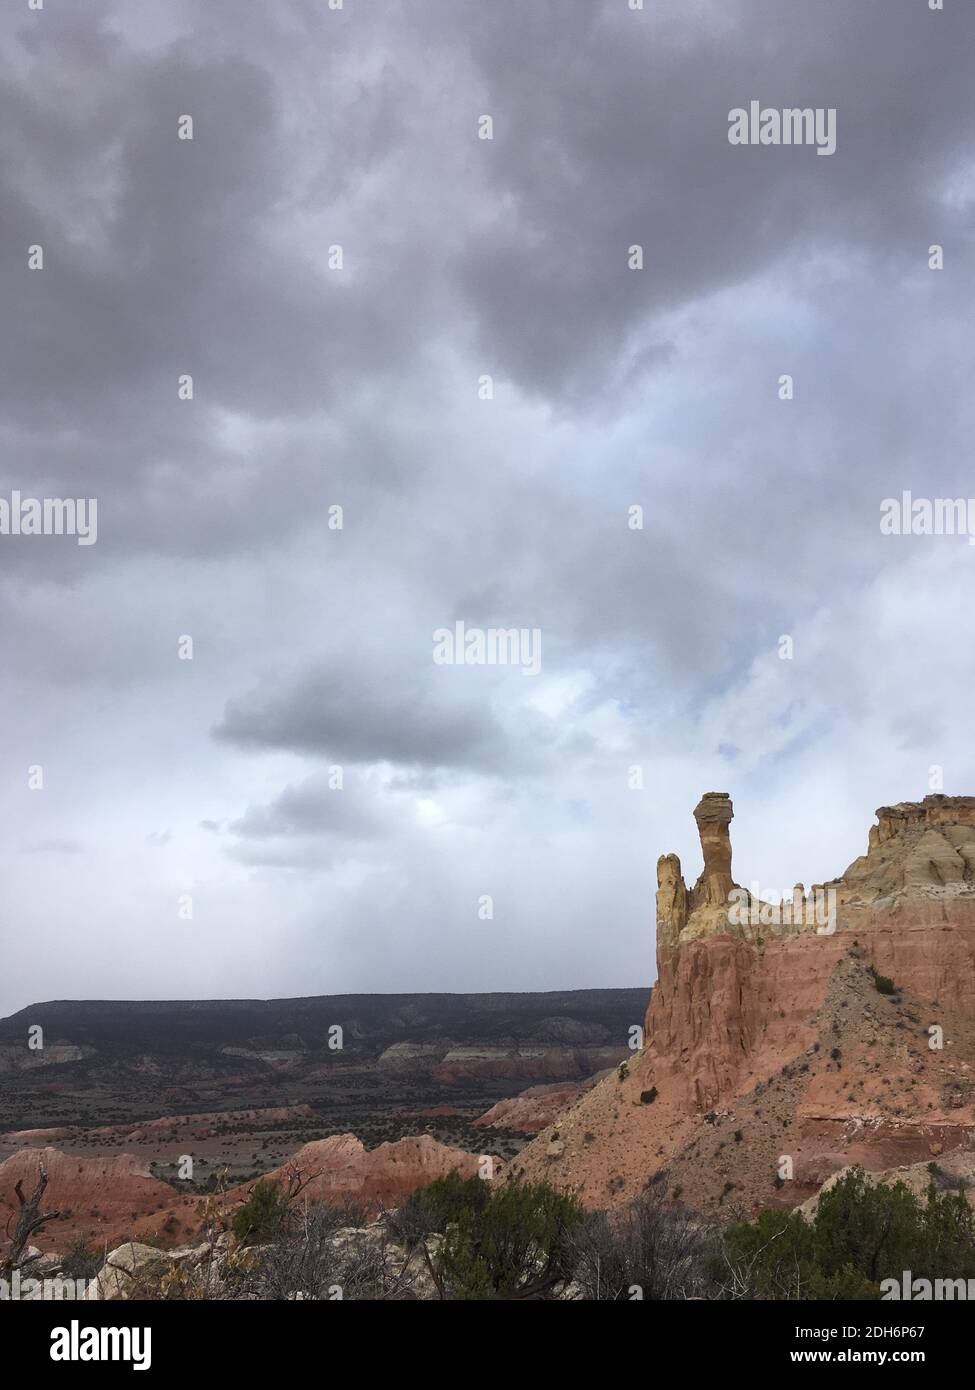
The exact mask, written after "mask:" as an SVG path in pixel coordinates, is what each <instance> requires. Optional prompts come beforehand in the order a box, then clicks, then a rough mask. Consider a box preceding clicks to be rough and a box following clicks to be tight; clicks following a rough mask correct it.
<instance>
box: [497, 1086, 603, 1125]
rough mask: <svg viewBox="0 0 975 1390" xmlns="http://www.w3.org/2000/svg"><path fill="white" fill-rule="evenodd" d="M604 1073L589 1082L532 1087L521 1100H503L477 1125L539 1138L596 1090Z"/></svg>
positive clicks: (524, 1093) (522, 1093)
mask: <svg viewBox="0 0 975 1390" xmlns="http://www.w3.org/2000/svg"><path fill="white" fill-rule="evenodd" d="M602 1075H604V1073H599V1074H598V1075H596V1076H591V1077H590V1078H589V1079H588V1081H565V1082H556V1083H555V1084H554V1085H552V1086H529V1087H528V1089H527V1091H522V1092H521V1094H520V1095H518V1096H511V1097H509V1098H508V1099H507V1100H499V1101H498V1103H497V1105H492V1106H491V1109H490V1110H487V1111H485V1113H484V1114H483V1115H481V1116H480V1117H479V1118H478V1119H476V1120H475V1121H474V1123H475V1124H476V1125H479V1126H482V1127H484V1128H494V1129H509V1130H510V1129H518V1130H521V1131H522V1133H524V1134H537V1133H538V1131H539V1130H540V1129H544V1128H545V1126H546V1125H550V1124H551V1123H552V1121H553V1120H554V1119H555V1117H556V1116H557V1115H558V1114H559V1113H560V1112H561V1111H563V1110H564V1109H565V1108H566V1106H567V1105H571V1104H572V1102H573V1101H576V1100H578V1099H579V1097H580V1096H582V1095H585V1093H586V1092H587V1091H589V1090H591V1089H592V1087H593V1086H595V1084H596V1082H597V1081H599V1080H600V1078H601V1076H602Z"/></svg>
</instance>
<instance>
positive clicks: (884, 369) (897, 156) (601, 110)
mask: <svg viewBox="0 0 975 1390" xmlns="http://www.w3.org/2000/svg"><path fill="white" fill-rule="evenodd" d="M0 27H2V37H3V42H4V51H5V58H6V59H7V61H6V64H5V70H4V76H3V78H2V80H0V205H2V214H3V215H2V221H0V227H2V230H0V292H2V294H3V303H4V307H5V322H6V324H7V326H8V331H7V332H6V333H5V335H4V340H3V345H2V346H0V371H2V373H3V377H4V381H5V383H6V384H7V390H6V391H5V393H4V398H3V402H2V407H0V444H2V453H0V496H9V493H10V491H11V490H12V489H14V488H19V489H20V490H21V491H23V492H25V493H28V492H30V493H33V494H34V495H39V496H46V495H58V496H95V497H97V499H98V503H99V513H98V519H99V539H98V543H97V545H95V546H92V547H88V548H83V547H78V546H77V545H75V544H74V543H73V541H72V540H71V539H70V538H67V537H61V538H57V537H41V538H36V537H25V536H22V537H11V536H5V537H0V561H2V565H0V641H2V643H3V650H4V652H5V653H6V654H7V656H8V659H7V660H5V662H4V665H3V669H2V671H0V698H2V700H3V708H4V709H5V710H7V711H9V712H12V713H8V718H7V720H6V728H7V737H6V738H5V739H4V740H3V741H2V742H0V795H2V807H3V810H4V811H5V812H6V818H7V823H8V824H10V825H12V826H14V827H16V830H15V832H14V833H12V834H11V835H10V836H8V837H7V839H6V841H5V842H4V843H3V844H0V873H2V874H3V882H4V884H5V889H6V890H7V891H6V899H7V903H8V906H7V909H6V916H5V920H6V923H7V934H8V936H9V937H10V940H9V941H8V942H7V943H5V944H6V947H7V954H6V957H5V961H6V966H7V968H6V972H5V982H6V989H5V990H0V1010H8V1009H13V1008H15V1007H19V1006H21V1005H23V1004H24V1003H26V1002H27V1001H28V1000H30V999H35V998H40V997H52V996H62V997H63V996H66V995H83V994H90V995H98V996H101V997H105V996H107V995H111V994H112V993H117V994H124V995H139V994H147V993H160V994H168V995H173V994H184V995H193V994H198V995H202V994H205V995H214V994H231V995H232V994H238V995H239V994H276V995H284V994H287V993H289V992H292V991H293V992H307V991H308V990H309V989H313V988H316V987H319V986H318V984H316V983H315V982H316V981H318V982H319V983H320V987H321V988H323V989H324V988H326V987H328V988H332V989H338V988H349V989H407V988H418V989H433V988H456V989H478V988H481V989H487V988H492V987H493V988H508V987H510V988H532V987H535V988H539V987H545V986H552V987H555V986H569V985H579V986H581V985H586V984H616V983H624V982H625V983H630V982H631V981H633V980H635V979H639V978H644V977H646V976H647V974H648V972H649V968H650V959H651V949H652V938H651V927H650V921H651V915H652V889H653V881H652V880H653V863H654V861H655V858H656V855H657V854H658V853H659V852H661V851H662V850H664V849H670V848H673V849H676V850H679V851H680V853H681V854H682V855H684V857H685V858H686V859H687V860H688V862H689V864H690V865H691V866H693V864H694V863H695V862H696V848H695V844H694V837H693V823H692V822H691V819H690V815H689V811H690V808H691V807H692V806H693V805H694V804H695V802H696V800H697V798H698V797H699V795H700V793H701V792H702V791H704V790H706V789H709V788H711V787H720V788H722V789H724V788H727V789H729V790H731V791H732V793H733V794H734V796H735V798H736V821H735V830H736V863H738V864H740V865H741V868H742V873H743V874H746V875H747V874H748V873H752V874H755V875H762V876H764V878H765V879H767V880H768V882H769V883H770V884H772V885H774V883H775V882H776V881H778V880H781V882H783V883H785V884H786V885H787V886H791V884H792V883H793V882H795V881H796V880H798V879H801V880H802V881H804V882H811V881H819V880H821V879H823V878H825V877H829V876H830V875H832V874H834V873H836V872H838V871H839V870H840V869H841V868H842V867H843V865H844V864H845V863H846V862H847V861H848V860H849V859H851V858H852V857H853V856H854V854H855V853H858V852H860V850H861V849H862V847H863V843H864V838H865V833H866V822H867V819H868V818H869V813H870V811H871V810H872V809H873V807H874V806H876V805H879V804H881V803H882V802H884V801H890V800H898V799H901V798H903V797H905V796H915V795H921V794H923V793H924V792H925V791H926V790H928V789H929V785H928V784H929V780H930V779H931V778H932V776H936V775H937V774H936V772H933V771H932V769H938V768H940V769H941V770H942V772H943V776H944V786H945V789H946V790H948V791H956V792H970V791H971V790H972V789H973V785H975V781H973V779H975V766H973V764H972V759H971V756H970V754H969V753H968V752H967V751H966V750H967V748H968V746H969V739H968V720H969V715H968V711H967V694H968V692H969V691H970V689H971V687H972V678H973V676H975V658H973V657H972V655H971V644H970V643H967V642H966V641H965V640H964V616H963V615H964V614H965V613H966V612H967V611H969V610H970V608H971V597H972V583H973V579H972V573H973V572H972V564H973V562H975V548H973V547H969V546H968V544H967V541H966V539H965V538H964V537H961V538H958V537H954V538H952V537H931V538H923V537H910V536H904V537H884V536H881V534H880V531H879V525H878V516H879V506H880V502H881V500H882V499H883V498H884V497H886V496H891V495H897V494H898V493H899V492H900V491H901V489H904V488H910V489H912V490H913V491H914V493H915V494H917V495H929V496H948V497H951V496H967V495H968V494H970V493H971V492H972V483H971V463H970V453H971V446H970V441H971V437H972V431H973V426H975V420H973V413H975V412H973V404H972V400H973V398H972V393H971V390H970V382H971V379H972V375H973V372H975V360H973V359H975V352H973V346H972V335H971V331H970V324H969V318H970V315H969V314H968V309H967V306H968V304H969V303H970V300H971V285H972V272H973V239H972V234H971V225H972V220H971V215H972V209H973V201H975V180H973V160H972V155H971V150H972V148H973V141H972V137H973V133H975V132H973V125H975V102H973V101H972V99H971V95H970V85H971V84H970V74H969V71H968V68H969V66H970V65H969V64H968V61H967V55H968V52H970V51H971V47H972V39H973V38H975V12H973V11H972V10H971V7H970V6H963V5H959V4H954V5H952V4H949V6H948V8H947V9H946V10H945V11H944V12H943V13H934V12H931V11H930V10H928V8H927V6H926V5H925V4H924V3H922V0H861V3H858V4H857V5H850V4H847V3H843V2H842V0H823V3H820V4H817V5H815V6H812V5H809V4H808V3H806V2H805V0H720V2H719V0H653V2H652V3H651V0H647V5H646V8H645V10H643V11H642V12H641V11H637V12H634V11H631V10H629V9H628V7H627V6H626V4H625V3H623V0H602V3H594V4H583V3H581V0H580V3H578V4H575V3H565V0H533V3H532V4H530V5H529V4H524V3H522V0H492V4H490V5H484V4H482V3H480V2H479V0H478V2H477V3H475V0H426V3H424V5H423V6H407V5H402V4H398V3H393V0H389V3H379V4H370V5H368V6H367V5H363V4H361V3H360V0H346V3H345V5H344V7H343V9H342V10H341V11H331V10H329V9H328V8H327V7H325V6H324V5H322V4H319V3H317V0H281V3H279V4H276V5H274V6H270V7H262V6H243V5H240V4H239V3H237V0H208V3H207V4H205V5H204V4H200V3H196V0H139V3H135V0H92V3H91V4H86V5H85V6H84V7H83V8H78V7H73V8H71V9H68V8H65V7H55V6H48V7H46V8H45V10H44V11H40V12H33V13H29V12H27V11H26V8H25V10H24V11H20V10H18V11H17V12H14V11H12V10H10V9H8V10H7V11H5V13H4V16H3V18H2V20H0ZM751 99H757V100H759V101H761V102H762V103H763V105H766V106H806V105H808V106H835V107H836V111H837V148H836V153H835V154H834V155H832V156H830V157H828V158H822V157H819V156H817V155H816V154H815V152H814V150H812V149H807V148H790V149H786V148H779V149H777V148H774V147H759V148H737V147H732V146H731V145H730V144H729V143H728V140H727V129H728V112H729V110H730V109H731V108H732V107H735V106H747V104H748V102H749V101H750V100H751ZM183 114H191V115H192V116H193V120H194V139H193V141H192V142H190V141H179V140H178V139H177V138H176V127H177V120H178V118H179V117H180V116H181V115H183ZM485 114H487V115H490V116H491V117H492V119H493V121H494V139H493V141H480V140H478V139H477V138H476V136H477V122H478V119H479V118H480V117H481V116H482V115H485ZM634 243H640V244H642V246H643V247H644V257H645V262H644V269H643V270H642V271H639V272H637V271H630V270H629V269H627V266H626V252H627V248H628V247H629V246H630V245H632V244H634ZM933 243H939V244H942V245H943V246H944V248H945V268H944V270H943V271H938V272H933V271H930V270H929V269H928V247H929V246H930V245H931V244H933ZM36 244H41V245H43V247H44V253H45V263H44V269H43V270H42V271H31V270H29V269H28V265H27V254H28V247H29V246H32V245H36ZM335 244H340V245H341V246H342V248H343V255H344V267H343V269H342V270H341V271H334V270H331V269H330V268H329V263H328V261H329V248H330V247H332V246H333V245H335ZM183 372H190V373H192V375H193V378H194V399H193V401H192V402H187V401H179V400H178V399H177V395H176V380H177V377H178V376H179V375H180V374H181V373H183ZM485 374H490V375H491V376H492V377H493V379H494V397H493V399H492V400H482V399H479V397H478V384H479V380H480V379H481V378H482V377H483V376H484V375H485ZM783 374H789V375H791V376H792V377H793V379H794V385H795V398H794V399H793V400H791V401H788V402H784V401H782V400H780V399H779V396H778V382H779V378H780V377H781V376H782V375H783ZM336 504H337V505H340V506H341V507H342V508H343V514H344V524H343V528H342V529H341V530H335V529H332V528H330V527H329V525H328V516H329V508H330V507H332V506H334V505H336ZM635 505H639V506H641V507H642V508H643V513H644V525H643V529H642V530H632V529H630V527H629V526H628V524H627V523H628V517H629V515H630V510H629V509H630V508H631V507H633V506H635ZM457 620H463V621H464V622H465V623H466V624H467V625H468V626H481V627H490V626H498V627H506V628H507V627H529V628H538V629H539V630H540V631H541V634H542V668H541V671H540V673H539V674H538V675H537V676H534V677H525V676H523V675H522V674H521V672H520V671H517V670H500V669H497V668H491V667H470V668H466V667H465V668H456V667H440V666H436V665H435V664H434V663H433V661H432V654H431V648H432V634H433V630H434V629H435V628H439V627H442V626H445V625H446V626H449V625H450V624H452V623H454V622H455V621H457ZM783 634H788V635H790V636H791V637H792V638H793V640H794V657H793V659H792V660H791V661H782V660H779V658H778V655H777V650H778V646H777V644H778V642H779V639H780V637H781V636H782V635H783ZM186 635H189V636H192V638H193V643H194V651H193V659H192V661H184V660H180V659H179V655H178V643H179V640H180V638H181V637H183V636H186ZM922 676H923V679H922V678H921V677H922ZM332 764H341V765H342V766H343V768H344V773H345V781H344V787H343V790H342V791H341V792H337V791H335V790H333V789H331V788H329V786H328V782H327V778H328V767H329V766H330V765H332ZM634 765H639V766H640V767H641V768H642V769H643V774H644V789H643V791H642V792H635V791H632V790H630V788H629V786H628V773H629V770H630V769H631V768H632V767H633V766H634ZM37 766H40V767H42V768H43V774H44V778H43V790H32V789H30V787H29V785H28V769H29V768H33V767H37ZM39 867H43V870H44V872H43V874H40V873H39V872H38V868H39ZM691 872H693V867H692V868H691ZM485 892H487V893H491V894H492V895H493V896H494V897H495V900H496V903H497V911H496V917H495V921H494V922H493V923H492V931H491V932H490V933H484V932H483V930H482V929H481V928H480V927H479V926H478V919H477V917H476V912H475V910H474V906H473V905H474V904H475V903H476V901H477V898H478V896H479V895H480V894H483V893H485ZM186 893H190V894H191V895H192V896H193V899H194V903H195V912H194V919H193V924H192V925H193V931H192V932H190V931H189V930H188V929H187V927H185V926H184V925H181V924H180V920H179V919H178V918H177V916H176V906H175V904H176V903H177V901H178V900H179V898H180V897H181V895H184V894H186ZM201 924H203V925H201ZM42 932H43V940H44V941H45V950H44V952H43V954H41V953H40V952H39V951H38V950H37V945H36V943H37V941H38V940H39V939H41V936H40V934H41V933H42ZM180 933H183V934H182V935H180ZM242 942H246V943H247V949H246V950H242V949H241V943H242Z"/></svg>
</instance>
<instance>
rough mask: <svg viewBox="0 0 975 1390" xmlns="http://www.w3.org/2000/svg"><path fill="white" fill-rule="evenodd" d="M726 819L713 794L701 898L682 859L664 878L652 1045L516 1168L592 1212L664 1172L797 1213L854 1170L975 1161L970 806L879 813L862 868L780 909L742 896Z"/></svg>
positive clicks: (973, 825) (941, 804) (719, 1197)
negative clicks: (817, 902) (825, 1184)
mask: <svg viewBox="0 0 975 1390" xmlns="http://www.w3.org/2000/svg"><path fill="white" fill-rule="evenodd" d="M731 817H732V808H731V803H730V799H729V798H728V797H727V796H726V795H724V794H722V793H708V794H707V795H706V796H705V797H703V798H702V800H701V802H700V804H699V805H698V807H697V809H696V811H695V818H696V820H697V823H698V829H699V832H700V836H701V847H702V852H703V854H704V870H703V872H702V873H701V875H700V877H699V878H698V880H697V882H696V883H695V884H694V886H693V888H692V889H690V890H688V889H687V888H686V886H685V883H684V879H683V877H682V874H681V870H680V864H679V861H678V860H677V857H676V856H675V855H664V856H663V857H662V858H661V859H660V860H659V861H658V866H657V867H658V879H657V881H658V890H657V909H658V923H657V928H658V931H657V970H658V975H657V982H656V985H655V987H654V990H653V995H652V999H651V1002H650V1007H649V1009H648V1011H647V1016H646V1020H645V1046H644V1048H643V1049H642V1051H641V1052H640V1053H638V1054H637V1055H636V1056H634V1057H633V1058H632V1059H631V1060H630V1061H629V1062H628V1063H625V1064H624V1065H623V1066H621V1067H620V1068H619V1070H618V1072H617V1073H616V1074H615V1075H614V1076H613V1077H611V1078H610V1079H608V1080H606V1081H604V1082H602V1083H601V1084H600V1085H599V1086H597V1087H595V1088H594V1089H593V1090H592V1091H591V1092H589V1093H588V1094H586V1095H583V1096H582V1097H581V1098H579V1099H577V1100H576V1101H575V1102H574V1103H573V1104H571V1105H570V1106H569V1107H568V1108H567V1109H566V1111H565V1112H563V1113H562V1114H561V1115H560V1116H558V1117H557V1119H555V1120H554V1121H553V1125H552V1126H551V1127H549V1128H547V1129H545V1130H543V1131H542V1132H541V1133H540V1134H539V1135H538V1137H537V1139H535V1140H534V1141H533V1142H532V1143H531V1144H529V1145H528V1146H527V1147H526V1149H525V1150H524V1151H523V1152H522V1154H521V1155H520V1156H519V1158H518V1159H517V1160H516V1161H515V1163H514V1165H513V1171H516V1172H517V1171H519V1170H520V1171H523V1172H524V1173H526V1174H527V1175H530V1176H543V1175H544V1176H546V1177H548V1178H549V1179H550V1180H554V1181H556V1182H559V1183H561V1184H563V1185H565V1186H569V1187H572V1188H574V1189H576V1190H578V1191H580V1192H581V1194H582V1195H583V1197H584V1198H585V1200H587V1201H590V1202H592V1203H593V1204H596V1205H602V1204H604V1203H607V1202H615V1201H621V1200H624V1199H625V1198H626V1197H629V1196H632V1195H634V1194H635V1193H636V1192H637V1191H639V1190H640V1189H641V1187H642V1186H643V1184H644V1183H645V1182H646V1181H647V1179H648V1178H649V1177H652V1176H653V1175H654V1174H656V1173H659V1172H662V1171H666V1173H667V1175H668V1180H669V1181H673V1184H674V1187H675V1188H680V1189H681V1191H682V1193H683V1194H684V1196H685V1199H687V1198H693V1199H694V1201H695V1202H696V1203H698V1204H699V1205H701V1206H703V1207H705V1208H706V1207H708V1206H709V1205H710V1204H712V1203H714V1202H723V1201H724V1199H725V1197H726V1196H727V1194H728V1193H730V1192H732V1191H734V1192H735V1193H736V1194H737V1196H736V1200H737V1201H738V1202H739V1203H740V1202H743V1201H744V1202H746V1203H748V1204H751V1205H753V1206H754V1207H756V1208H757V1207H761V1206H763V1205H769V1204H771V1203H775V1202H781V1203H785V1204H790V1205H794V1204H795V1203H797V1202H799V1201H802V1200H803V1199H804V1198H805V1197H806V1196H807V1195H809V1192H810V1191H813V1190H815V1189H816V1187H818V1185H819V1183H821V1182H822V1181H823V1180H824V1178H825V1177H827V1176H828V1175H829V1173H830V1172H833V1171H835V1170H836V1169H837V1168H839V1167H842V1166H843V1165H844V1164H846V1163H849V1162H854V1161H855V1162H860V1163H862V1164H863V1165H864V1166H865V1167H866V1168H868V1169H870V1168H878V1167H889V1166H891V1165H892V1164H895V1163H898V1164H903V1163H910V1162H918V1161H921V1159H922V1158H923V1157H924V1156H926V1155H929V1154H930V1153H931V1152H932V1150H931V1148H930V1146H931V1145H932V1144H936V1145H938V1146H939V1152H941V1151H944V1152H946V1153H947V1152H949V1151H953V1150H956V1149H967V1148H968V1147H969V1146H975V1108H973V1107H975V1086H973V1078H975V918H973V915H972V914H973V909H975V798H971V797H955V798H952V797H943V796H930V797H926V798H925V799H924V800H923V801H922V802H905V803H902V804H900V805H898V806H894V807H884V808H881V810H880V811H878V813H877V825H876V826H874V828H873V830H872V831H871V833H870V837H869V843H868V849H867V853H866V854H865V855H864V856H863V857H862V858H860V859H858V860H856V861H855V862H854V863H853V864H852V865H851V866H850V868H849V869H848V870H847V871H846V873H845V874H843V875H842V876H841V877H840V878H838V879H834V880H832V881H831V882H830V883H828V884H825V885H815V886H814V888H813V889H812V890H810V894H808V895H807V894H805V893H804V891H803V890H802V889H801V886H799V887H798V888H797V890H796V892H795V894H794V896H793V898H792V899H789V900H787V902H786V904H785V905H784V906H780V905H778V904H770V903H760V902H758V901H757V900H756V899H753V898H752V897H751V896H750V895H749V894H748V893H747V892H745V891H744V890H740V889H739V888H738V887H737V885H735V883H734V881H733V878H732V873H731V847H730V839H729V835H728V826H729V823H730V821H731ZM722 894H724V901H721V897H722ZM814 894H820V895H822V896H823V897H824V898H826V899H828V902H829V904H830V911H829V913H828V914H824V916H823V917H822V918H821V917H820V914H819V913H818V912H816V911H813V912H809V911H807V908H808V905H809V903H810V901H812V900H813V896H814ZM729 900H730V901H729ZM736 906H737V907H738V908H739V909H740V910H739V911H738V912H737V913H735V912H734V911H733V908H735V907H736ZM931 1029H937V1030H940V1035H941V1037H942V1039H943V1046H940V1045H939V1046H932V1042H933V1041H934V1035H933V1034H932V1032H931V1031H930V1030H931ZM553 1134H554V1135H555V1140H554V1142H553ZM782 1158H788V1160H789V1164H791V1170H790V1171H791V1173H792V1176H790V1177H786V1178H781V1177H780V1176H779V1161H780V1159H782ZM786 1167H788V1165H786ZM729 1200H730V1198H729Z"/></svg>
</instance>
